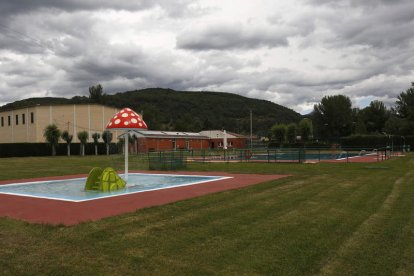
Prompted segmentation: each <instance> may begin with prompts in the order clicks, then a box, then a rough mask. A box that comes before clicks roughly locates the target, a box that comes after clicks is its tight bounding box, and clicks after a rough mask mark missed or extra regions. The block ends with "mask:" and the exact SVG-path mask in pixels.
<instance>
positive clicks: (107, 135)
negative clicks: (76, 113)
mask: <svg viewBox="0 0 414 276" xmlns="http://www.w3.org/2000/svg"><path fill="white" fill-rule="evenodd" d="M43 137H44V138H45V140H46V141H47V142H48V143H49V144H50V145H51V148H52V155H53V156H55V155H56V146H57V144H58V143H59V140H60V139H62V140H64V141H65V142H66V144H67V156H70V154H71V152H70V144H71V143H72V140H73V135H72V134H69V132H68V131H66V130H65V131H63V132H61V131H60V129H59V128H58V127H57V126H56V125H55V124H50V125H48V126H46V127H45V129H44V130H43ZM77 137H78V139H79V141H80V145H81V147H80V155H81V156H85V145H86V143H87V141H88V140H89V133H88V132H87V131H86V130H84V131H80V132H78V133H77ZM101 137H102V140H103V142H104V143H105V145H106V154H107V155H109V145H110V144H111V141H112V138H113V137H112V133H111V132H110V131H108V130H105V131H103V132H102V135H101V134H100V133H98V132H95V133H93V134H92V139H93V143H94V145H95V155H98V144H99V139H100V138H101ZM120 142H122V141H120Z"/></svg>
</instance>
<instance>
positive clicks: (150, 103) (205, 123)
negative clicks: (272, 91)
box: [1, 88, 301, 135]
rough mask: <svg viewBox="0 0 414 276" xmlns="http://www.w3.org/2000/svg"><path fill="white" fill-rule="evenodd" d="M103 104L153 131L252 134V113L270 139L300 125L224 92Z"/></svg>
mask: <svg viewBox="0 0 414 276" xmlns="http://www.w3.org/2000/svg"><path fill="white" fill-rule="evenodd" d="M88 102H93V101H92V100H91V99H89V98H87V97H79V96H77V97H74V98H72V99H65V98H31V99H27V100H22V101H18V102H14V103H11V104H7V105H6V106H3V107H1V109H10V108H16V107H22V106H27V105H33V104H38V103H39V104H49V103H53V104H58V103H88ZM99 102H100V103H102V104H105V105H109V106H115V107H118V108H122V107H131V108H132V109H134V110H136V111H137V112H143V114H144V120H145V121H146V122H147V124H148V126H149V127H150V129H157V130H181V131H200V130H202V129H222V128H224V129H226V130H228V131H233V132H238V133H246V134H247V133H249V131H250V109H251V110H252V114H253V132H254V133H255V134H258V135H266V134H267V132H268V130H269V129H270V127H271V126H272V125H273V124H275V123H290V122H298V121H299V120H300V118H301V115H300V114H299V113H296V112H295V111H293V110H291V109H288V108H286V107H283V106H281V105H278V104H275V103H272V102H270V101H265V100H258V99H251V98H246V97H243V96H239V95H236V94H231V93H224V92H187V91H185V92H183V91H174V90H171V89H161V88H150V89H143V90H135V91H127V92H121V93H116V94H114V95H103V96H102V97H101V98H100V100H99Z"/></svg>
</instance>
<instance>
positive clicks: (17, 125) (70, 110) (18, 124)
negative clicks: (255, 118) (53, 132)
mask: <svg viewBox="0 0 414 276" xmlns="http://www.w3.org/2000/svg"><path fill="white" fill-rule="evenodd" d="M117 111H118V110H117V109H116V108H113V107H107V106H103V105H98V104H83V105H50V106H34V107H29V108H21V109H15V110H11V111H4V112H0V120H1V117H3V126H1V121H0V143H24V142H28V143H42V142H45V139H44V137H43V131H44V129H45V127H46V126H47V125H49V124H56V125H57V126H58V128H59V129H60V130H61V131H64V130H67V131H68V132H69V133H70V134H72V135H73V140H72V142H75V143H76V142H79V140H78V138H77V133H78V132H80V131H84V130H86V131H88V133H89V141H92V134H93V133H94V132H98V133H100V134H102V132H103V131H104V130H105V126H106V124H107V122H109V120H110V119H111V118H112V117H113V116H114V115H115V113H116V112H117ZM32 113H33V117H34V118H33V119H34V120H33V122H32V121H31V116H32V115H31V114H32ZM23 114H25V115H24V117H25V123H23ZM16 115H17V116H18V117H17V118H16ZM8 116H10V117H11V124H10V126H9V125H8ZM16 119H17V121H16ZM119 134H121V133H119ZM117 136H118V132H117V131H113V141H116V138H117ZM61 142H64V141H61Z"/></svg>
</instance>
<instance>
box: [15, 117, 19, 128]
mask: <svg viewBox="0 0 414 276" xmlns="http://www.w3.org/2000/svg"><path fill="white" fill-rule="evenodd" d="M18 124H19V114H16V126H17V125H18Z"/></svg>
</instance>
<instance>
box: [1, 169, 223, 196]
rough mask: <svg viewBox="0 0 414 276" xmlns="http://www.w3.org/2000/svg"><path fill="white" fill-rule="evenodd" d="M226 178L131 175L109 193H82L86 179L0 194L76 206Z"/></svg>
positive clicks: (10, 188) (10, 187)
mask: <svg viewBox="0 0 414 276" xmlns="http://www.w3.org/2000/svg"><path fill="white" fill-rule="evenodd" d="M122 176H123V175H121V177H122ZM226 178H228V177H222V176H204V175H173V174H140V173H131V174H129V175H128V183H127V187H126V188H125V189H122V190H119V191H113V192H98V191H85V190H84V186H85V181H86V178H75V179H66V180H52V181H43V182H28V183H18V184H7V185H0V194H12V195H20V196H29V197H38V198H48V199H56V200H64V201H74V202H80V201H87V200H94V199H99V198H104V197H112V196H120V195H126V194H133V193H139V192H145V191H152V190H159V189H166V188H172V187H179V186H187V185H194V184H200V183H205V182H210V181H216V180H221V179H226Z"/></svg>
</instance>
